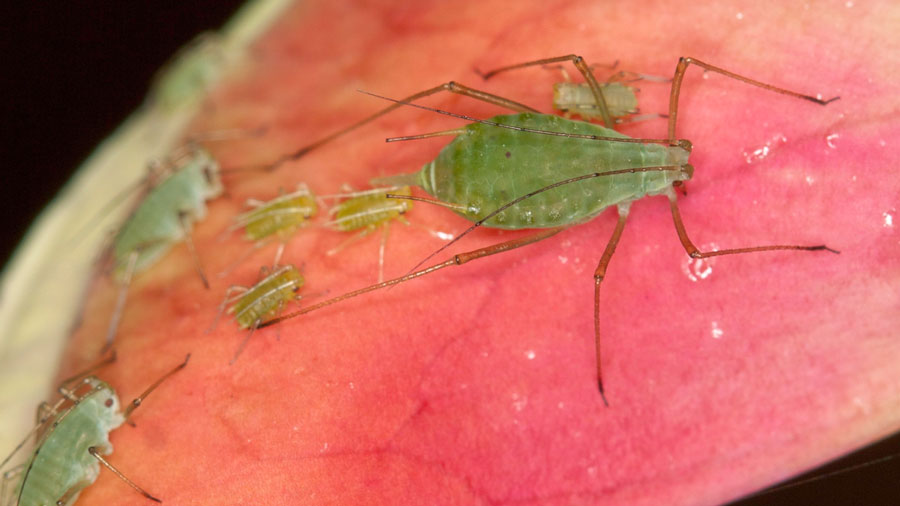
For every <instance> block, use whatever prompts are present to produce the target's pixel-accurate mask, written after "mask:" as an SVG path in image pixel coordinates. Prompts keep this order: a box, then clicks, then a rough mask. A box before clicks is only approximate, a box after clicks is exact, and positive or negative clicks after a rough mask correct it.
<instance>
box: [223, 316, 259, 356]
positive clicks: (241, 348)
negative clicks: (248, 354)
mask: <svg viewBox="0 0 900 506" xmlns="http://www.w3.org/2000/svg"><path fill="white" fill-rule="evenodd" d="M261 322H262V320H259V319H257V320H256V321H255V322H253V326H252V327H250V331H249V332H247V337H245V338H244V340H243V341H241V344H240V345H239V346H238V348H237V350H235V352H234V356H233V357H231V360H230V361H229V362H228V365H234V363H235V362H237V359H238V357H239V356H241V353H243V351H244V348H245V347H246V346H247V342H248V341H250V338H251V337H253V333H254V332H256V329H258V328H259V324H260V323H261Z"/></svg>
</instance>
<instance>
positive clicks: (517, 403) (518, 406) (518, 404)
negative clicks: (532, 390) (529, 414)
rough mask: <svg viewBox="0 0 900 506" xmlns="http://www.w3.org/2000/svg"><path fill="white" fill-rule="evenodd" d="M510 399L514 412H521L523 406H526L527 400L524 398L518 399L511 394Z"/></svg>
mask: <svg viewBox="0 0 900 506" xmlns="http://www.w3.org/2000/svg"><path fill="white" fill-rule="evenodd" d="M512 399H513V403H512V405H513V409H515V410H516V411H522V410H523V409H525V406H527V405H528V399H526V398H525V397H519V394H512Z"/></svg>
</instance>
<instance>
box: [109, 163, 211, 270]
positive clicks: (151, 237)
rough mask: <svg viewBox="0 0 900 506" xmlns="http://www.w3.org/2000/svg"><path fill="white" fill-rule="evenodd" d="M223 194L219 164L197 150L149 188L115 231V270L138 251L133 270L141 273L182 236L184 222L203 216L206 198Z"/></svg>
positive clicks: (123, 266) (123, 265)
mask: <svg viewBox="0 0 900 506" xmlns="http://www.w3.org/2000/svg"><path fill="white" fill-rule="evenodd" d="M221 193H222V184H221V181H220V180H219V177H218V164H216V162H215V160H213V159H212V158H211V157H210V155H209V154H207V153H205V152H203V151H199V152H198V153H197V154H195V156H194V158H193V159H192V160H191V161H190V162H189V163H188V164H187V165H186V166H184V167H181V168H177V169H175V170H174V172H173V173H172V174H171V175H170V176H169V177H167V178H166V179H165V180H163V181H162V182H161V183H159V184H158V185H157V186H155V187H154V188H152V189H151V190H150V192H149V193H148V194H147V196H146V197H145V198H144V200H143V201H142V202H141V203H140V205H139V206H138V207H137V208H136V209H135V210H134V212H133V213H132V214H131V216H130V217H129V218H128V220H127V221H126V222H125V224H124V225H123V226H122V228H121V229H120V230H119V232H118V234H116V237H115V240H114V245H113V251H114V255H115V261H116V271H117V274H118V275H119V276H121V275H122V274H123V272H124V271H125V268H126V266H127V265H128V263H129V257H130V256H131V255H132V253H134V252H137V261H136V262H135V267H134V272H140V271H142V270H144V269H146V268H148V267H149V266H150V265H152V264H153V262H155V261H156V260H157V259H158V258H159V257H161V256H162V255H163V254H165V253H166V252H167V251H168V250H169V248H171V247H172V245H173V244H175V243H176V242H178V241H180V240H181V239H183V238H184V234H185V228H184V224H183V223H182V220H185V221H186V222H187V223H192V222H194V221H197V220H200V219H202V218H203V217H205V216H206V200H208V199H211V198H214V197H216V196H218V195H219V194H221Z"/></svg>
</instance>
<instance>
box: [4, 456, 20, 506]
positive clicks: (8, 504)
mask: <svg viewBox="0 0 900 506" xmlns="http://www.w3.org/2000/svg"><path fill="white" fill-rule="evenodd" d="M2 468H3V467H2V466H0V469H2ZM23 472H25V464H19V465H17V466H15V467H13V468H10V469H8V470H6V471H4V472H3V484H2V486H0V504H2V505H3V506H13V505H14V504H15V500H14V499H15V498H16V492H17V489H18V487H19V484H20V482H21V478H20V476H21V475H22V473H23Z"/></svg>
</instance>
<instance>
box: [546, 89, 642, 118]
mask: <svg viewBox="0 0 900 506" xmlns="http://www.w3.org/2000/svg"><path fill="white" fill-rule="evenodd" d="M600 88H601V90H602V91H603V100H604V101H605V102H606V108H607V109H608V110H609V115H610V116H611V117H613V118H621V117H623V116H628V115H629V114H634V113H635V112H637V108H638V101H637V97H636V96H635V95H634V89H633V88H631V87H630V86H626V85H625V84H623V83H618V82H611V83H600ZM553 108H554V109H556V110H558V111H563V112H569V113H572V114H577V115H579V116H581V117H582V118H585V119H600V118H602V115H601V114H600V108H599V107H597V102H596V100H595V99H594V94H593V93H591V87H590V86H588V85H587V83H568V82H566V83H556V84H554V85H553Z"/></svg>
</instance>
